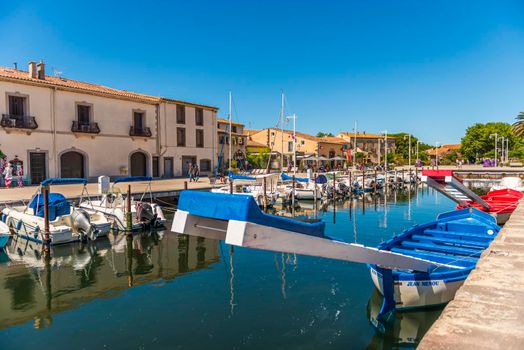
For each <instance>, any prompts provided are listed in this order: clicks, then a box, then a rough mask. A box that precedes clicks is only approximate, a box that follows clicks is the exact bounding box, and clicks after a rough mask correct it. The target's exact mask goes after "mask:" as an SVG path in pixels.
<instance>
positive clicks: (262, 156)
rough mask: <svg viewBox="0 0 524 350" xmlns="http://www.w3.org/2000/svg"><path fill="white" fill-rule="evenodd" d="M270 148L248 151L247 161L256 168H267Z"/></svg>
mask: <svg viewBox="0 0 524 350" xmlns="http://www.w3.org/2000/svg"><path fill="white" fill-rule="evenodd" d="M269 152H270V149H269V148H267V147H266V148H264V149H261V150H260V152H257V153H253V152H250V151H248V152H247V161H248V162H249V164H250V165H251V166H252V167H253V168H255V169H265V168H266V167H267V162H268V160H269Z"/></svg>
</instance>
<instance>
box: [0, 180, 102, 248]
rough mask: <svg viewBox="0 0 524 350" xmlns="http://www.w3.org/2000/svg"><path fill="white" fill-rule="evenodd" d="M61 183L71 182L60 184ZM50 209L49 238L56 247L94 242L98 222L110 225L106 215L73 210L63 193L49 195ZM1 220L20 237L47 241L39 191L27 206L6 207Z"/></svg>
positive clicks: (98, 232)
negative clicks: (83, 241)
mask: <svg viewBox="0 0 524 350" xmlns="http://www.w3.org/2000/svg"><path fill="white" fill-rule="evenodd" d="M63 180H64V179H63ZM46 181H48V180H46ZM46 181H44V182H42V186H47V185H49V183H50V182H46ZM55 183H56V182H55ZM61 183H72V182H69V181H61ZM39 191H40V190H39ZM48 208H49V209H48V210H49V238H50V240H51V242H50V244H53V245H54V244H61V243H68V242H74V241H78V240H82V239H86V238H89V239H91V240H95V239H96V238H97V237H98V236H99V235H100V231H99V230H98V229H97V228H96V226H95V222H96V223H97V224H98V225H101V226H103V225H104V224H105V225H107V220H106V219H105V217H104V216H103V215H96V216H92V215H89V214H88V213H87V212H86V211H85V210H82V209H78V208H74V207H72V206H71V205H70V203H69V202H68V201H67V199H66V198H65V197H64V196H63V195H62V194H60V193H49V195H48ZM2 218H3V221H4V222H5V223H6V224H7V225H8V226H9V227H10V228H11V229H13V231H14V232H15V233H16V234H17V235H18V236H19V237H21V238H23V239H27V240H30V241H35V242H37V243H43V242H44V241H45V237H44V229H45V221H44V194H43V193H40V192H39V193H37V194H36V195H35V196H33V198H32V199H31V202H30V203H29V205H27V206H13V207H6V208H4V209H3V210H2Z"/></svg>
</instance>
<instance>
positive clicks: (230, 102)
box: [229, 91, 233, 171]
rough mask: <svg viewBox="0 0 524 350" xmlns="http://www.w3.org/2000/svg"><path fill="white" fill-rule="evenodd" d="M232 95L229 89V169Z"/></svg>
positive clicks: (231, 142) (231, 143)
mask: <svg viewBox="0 0 524 350" xmlns="http://www.w3.org/2000/svg"><path fill="white" fill-rule="evenodd" d="M232 102H233V96H232V94H231V91H229V170H230V171H231V149H232V147H233V140H232V139H231V118H232V113H233V112H232V104H233V103H232Z"/></svg>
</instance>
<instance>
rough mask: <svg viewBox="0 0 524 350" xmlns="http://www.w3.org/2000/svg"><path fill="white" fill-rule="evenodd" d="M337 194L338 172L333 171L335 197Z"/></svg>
mask: <svg viewBox="0 0 524 350" xmlns="http://www.w3.org/2000/svg"><path fill="white" fill-rule="evenodd" d="M336 196H337V174H336V173H335V172H333V199H335V197H336Z"/></svg>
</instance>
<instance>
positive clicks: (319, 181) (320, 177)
mask: <svg viewBox="0 0 524 350" xmlns="http://www.w3.org/2000/svg"><path fill="white" fill-rule="evenodd" d="M316 182H317V184H320V185H323V184H327V182H328V179H327V177H326V175H322V174H321V175H318V176H317V181H316Z"/></svg>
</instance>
